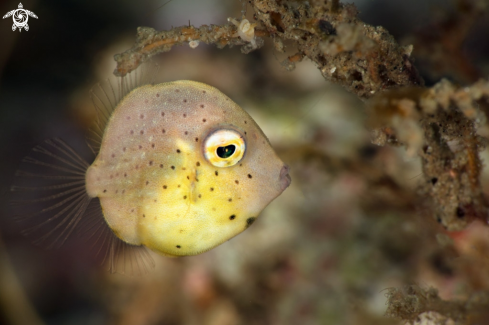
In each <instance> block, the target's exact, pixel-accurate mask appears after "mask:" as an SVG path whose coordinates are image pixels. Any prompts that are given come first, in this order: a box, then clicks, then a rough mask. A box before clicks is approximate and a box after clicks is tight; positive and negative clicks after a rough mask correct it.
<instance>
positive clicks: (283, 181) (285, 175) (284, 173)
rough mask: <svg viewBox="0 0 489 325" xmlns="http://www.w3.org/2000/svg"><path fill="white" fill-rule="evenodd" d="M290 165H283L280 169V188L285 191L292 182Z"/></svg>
mask: <svg viewBox="0 0 489 325" xmlns="http://www.w3.org/2000/svg"><path fill="white" fill-rule="evenodd" d="M289 170H290V168H289V166H287V165H285V164H284V165H283V166H282V169H280V176H279V179H280V189H281V191H284V190H285V189H286V188H287V187H289V185H290V183H291V182H292V179H291V178H290V175H289Z"/></svg>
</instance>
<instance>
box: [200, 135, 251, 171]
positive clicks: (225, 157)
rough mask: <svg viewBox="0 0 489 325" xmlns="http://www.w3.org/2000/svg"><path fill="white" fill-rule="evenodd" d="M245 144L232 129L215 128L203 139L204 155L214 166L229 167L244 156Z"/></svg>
mask: <svg viewBox="0 0 489 325" xmlns="http://www.w3.org/2000/svg"><path fill="white" fill-rule="evenodd" d="M245 150H246V144H245V141H244V138H243V136H242V135H241V134H239V133H238V132H237V131H234V130H227V129H226V130H217V131H214V132H213V133H211V134H210V135H209V136H208V137H207V139H206V140H205V141H204V156H205V158H206V159H207V160H208V161H209V162H210V163H211V164H213V165H214V166H216V167H231V166H233V165H236V164H237V163H238V162H239V161H240V160H241V159H242V158H243V156H244V153H245Z"/></svg>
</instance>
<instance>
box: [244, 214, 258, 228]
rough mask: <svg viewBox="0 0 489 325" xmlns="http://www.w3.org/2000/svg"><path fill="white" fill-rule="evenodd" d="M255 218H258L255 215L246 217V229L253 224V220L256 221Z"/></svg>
mask: <svg viewBox="0 0 489 325" xmlns="http://www.w3.org/2000/svg"><path fill="white" fill-rule="evenodd" d="M255 220H256V218H255V217H249V218H248V219H246V226H245V229H247V228H248V227H249V226H251V225H252V224H253V222H255Z"/></svg>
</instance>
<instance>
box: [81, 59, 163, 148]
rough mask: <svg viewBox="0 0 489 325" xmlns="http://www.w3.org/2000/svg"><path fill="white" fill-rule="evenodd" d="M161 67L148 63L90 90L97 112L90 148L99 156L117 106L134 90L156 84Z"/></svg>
mask: <svg viewBox="0 0 489 325" xmlns="http://www.w3.org/2000/svg"><path fill="white" fill-rule="evenodd" d="M158 69H159V66H158V65H157V64H155V63H153V62H151V61H150V62H147V63H144V64H143V65H141V66H140V67H139V68H138V69H136V70H134V71H132V72H131V73H128V74H127V75H126V76H124V77H115V76H114V77H113V78H112V79H106V80H105V81H104V82H100V83H98V84H97V85H95V86H94V87H92V89H91V90H90V98H91V99H92V103H93V106H94V107H95V110H96V112H97V118H96V121H95V125H94V126H93V127H92V128H91V129H90V135H89V137H88V140H89V146H90V148H92V151H93V152H94V153H95V154H97V153H98V152H99V150H100V145H101V143H102V138H103V136H104V130H105V127H106V125H107V123H108V122H109V119H110V117H111V116H112V112H113V111H114V109H115V108H116V107H117V105H118V104H119V103H120V102H121V101H122V99H124V97H125V96H126V95H127V94H129V93H130V92H131V91H133V90H134V89H136V88H138V87H141V86H144V85H148V84H154V82H155V79H156V75H157V72H158Z"/></svg>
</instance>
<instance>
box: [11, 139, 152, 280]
mask: <svg viewBox="0 0 489 325" xmlns="http://www.w3.org/2000/svg"><path fill="white" fill-rule="evenodd" d="M88 167H89V164H88V163H87V162H86V161H85V160H84V159H83V158H82V157H80V155H79V154H78V153H77V152H76V151H75V150H74V149H73V148H71V147H70V146H69V145H68V144H66V143H65V142H64V141H62V140H61V139H57V138H55V139H50V140H47V141H45V142H44V143H43V144H41V145H38V146H36V147H34V148H33V149H32V152H31V154H30V155H29V156H27V157H25V158H24V159H23V160H22V164H21V167H20V169H19V170H18V171H17V172H16V174H15V180H14V185H13V186H12V187H11V192H12V199H11V202H12V204H13V205H15V210H16V212H17V215H18V217H17V218H18V219H19V221H21V222H22V224H23V225H25V229H24V230H23V233H24V234H25V235H27V236H30V237H32V238H34V243H35V244H38V245H42V246H45V247H48V248H59V247H61V246H62V245H63V244H64V243H65V242H66V240H67V239H68V237H70V235H71V234H72V233H73V232H74V231H75V230H77V229H78V230H80V233H81V234H82V235H83V237H84V238H86V239H87V240H90V241H92V244H91V245H89V246H91V247H92V248H93V249H96V251H97V255H98V256H100V255H101V254H104V257H103V261H104V262H108V263H109V270H110V272H111V273H115V272H119V273H126V274H131V275H132V274H142V273H145V272H147V271H148V270H149V268H151V267H153V266H154V261H153V260H152V258H151V256H150V255H149V254H148V252H147V251H146V248H145V247H143V246H132V245H129V244H127V243H125V242H123V241H121V240H120V239H119V238H117V237H116V236H115V235H114V233H113V232H112V230H111V229H110V228H109V226H108V225H107V223H106V222H105V219H104V217H103V214H102V210H101V208H100V203H99V202H98V199H93V198H91V197H89V196H88V194H87V192H86V189H85V172H86V170H87V169H88Z"/></svg>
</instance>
